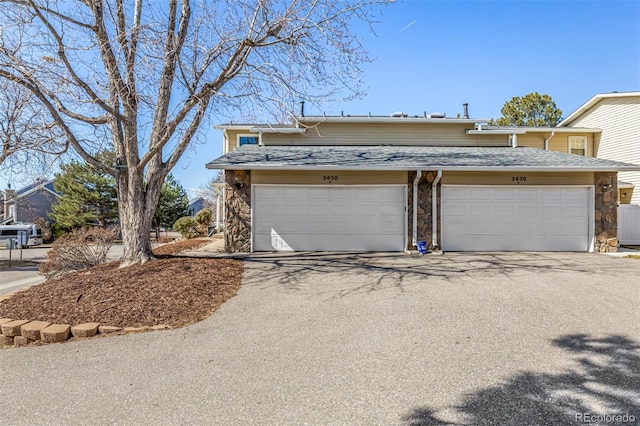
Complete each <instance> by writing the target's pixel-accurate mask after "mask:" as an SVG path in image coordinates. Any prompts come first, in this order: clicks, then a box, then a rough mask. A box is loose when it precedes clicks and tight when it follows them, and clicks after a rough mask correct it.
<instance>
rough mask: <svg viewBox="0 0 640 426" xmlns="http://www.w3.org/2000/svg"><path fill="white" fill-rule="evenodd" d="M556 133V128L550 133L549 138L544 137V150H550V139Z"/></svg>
mask: <svg viewBox="0 0 640 426" xmlns="http://www.w3.org/2000/svg"><path fill="white" fill-rule="evenodd" d="M555 134H556V131H555V130H554V131H553V132H551V134H550V135H549V137H548V138H544V150H545V151H548V150H549V141H550V140H551V138H552V137H553V135H555Z"/></svg>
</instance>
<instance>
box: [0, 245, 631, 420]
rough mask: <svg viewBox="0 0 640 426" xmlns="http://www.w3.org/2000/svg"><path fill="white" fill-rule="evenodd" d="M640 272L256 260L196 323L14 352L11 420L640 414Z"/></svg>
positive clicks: (571, 262)
mask: <svg viewBox="0 0 640 426" xmlns="http://www.w3.org/2000/svg"><path fill="white" fill-rule="evenodd" d="M639 277H640V260H636V259H625V258H618V257H610V256H603V255H598V254H593V253H484V254H481V253H476V254H462V253H451V254H446V255H444V256H424V257H419V256H407V255H378V256H376V255H357V254H290V255H270V254H262V255H254V256H250V257H248V258H246V259H245V273H244V277H243V285H242V287H241V289H240V291H239V292H238V294H237V295H236V296H235V297H233V298H232V299H230V300H229V301H228V302H226V303H225V304H223V305H222V306H221V308H220V309H219V310H218V311H217V312H216V313H215V314H214V315H213V316H211V317H210V318H208V319H206V320H205V321H202V322H201V323H198V324H195V325H193V326H189V327H185V328H181V329H175V330H168V331H159V332H149V333H143V334H137V335H128V336H119V337H106V338H93V339H89V340H85V341H76V342H69V343H64V344H57V345H50V346H43V347H28V348H14V349H4V350H0V366H1V367H2V371H3V379H2V399H3V409H2V415H1V418H0V423H2V424H8V425H37V424H65V425H66V424H70V425H75V424H87V425H89V424H90V425H102V424H104V425H106V424H122V425H129V424H131V425H134V424H145V425H167V424H189V425H213V424H215V425H218V424H219V425H246V424H252V425H261V424H264V425H274V424H278V425H304V424H311V425H326V424H339V425H351V424H353V425H394V424H405V425H444V424H474V425H543V424H544V425H555V424H560V425H563V424H566V425H573V424H576V420H577V419H578V417H577V416H583V417H580V418H584V415H585V414H587V415H589V414H590V415H602V416H604V415H613V414H620V415H623V414H626V415H627V419H629V417H628V416H635V417H633V418H634V419H636V421H637V419H639V418H640V329H639V327H638V324H639V320H640V291H639V287H640V278H639ZM603 419H604V417H603ZM601 423H604V422H601ZM631 424H633V423H631Z"/></svg>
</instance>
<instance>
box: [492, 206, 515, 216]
mask: <svg viewBox="0 0 640 426" xmlns="http://www.w3.org/2000/svg"><path fill="white" fill-rule="evenodd" d="M513 214H514V206H513V205H512V204H498V205H495V206H494V207H493V215H494V216H498V217H505V218H508V217H513Z"/></svg>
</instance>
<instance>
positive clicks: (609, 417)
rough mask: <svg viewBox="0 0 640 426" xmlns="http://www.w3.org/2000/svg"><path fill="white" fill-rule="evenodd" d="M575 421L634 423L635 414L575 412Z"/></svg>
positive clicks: (586, 422)
mask: <svg viewBox="0 0 640 426" xmlns="http://www.w3.org/2000/svg"><path fill="white" fill-rule="evenodd" d="M575 421H576V423H584V424H589V423H597V424H624V423H635V422H636V416H634V415H633V414H628V413H619V414H592V413H576V417H575Z"/></svg>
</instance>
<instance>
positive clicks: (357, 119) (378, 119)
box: [296, 116, 490, 124]
mask: <svg viewBox="0 0 640 426" xmlns="http://www.w3.org/2000/svg"><path fill="white" fill-rule="evenodd" d="M296 119H297V120H298V122H300V123H360V124H367V123H405V124H406V123H440V124H475V123H486V122H487V121H489V120H490V119H488V118H446V117H445V118H425V117H420V116H418V117H382V116H373V117H369V116H354V117H325V116H317V117H314V116H304V117H296Z"/></svg>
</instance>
